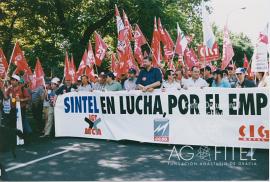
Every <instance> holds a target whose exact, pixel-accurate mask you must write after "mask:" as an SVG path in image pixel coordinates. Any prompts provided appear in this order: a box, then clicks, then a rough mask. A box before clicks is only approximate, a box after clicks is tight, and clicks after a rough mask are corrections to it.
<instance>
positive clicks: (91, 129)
mask: <svg viewBox="0 0 270 182" xmlns="http://www.w3.org/2000/svg"><path fill="white" fill-rule="evenodd" d="M268 96H269V90H268V89H267V88H247V89H243V88H241V89H222V88H204V89H189V90H180V91H178V90H174V91H173V90H171V91H167V92H161V91H160V90H155V91H154V92H153V93H142V92H141V91H130V92H126V91H119V92H99V91H95V92H71V93H67V94H64V95H61V96H58V98H57V101H56V107H55V133H56V136H57V137H63V136H71V137H85V138H98V139H110V140H123V139H127V140H135V141H142V142H149V143H166V144H183V145H206V146H228V147H247V148H250V147H253V148H269V147H268V142H269V102H268Z"/></svg>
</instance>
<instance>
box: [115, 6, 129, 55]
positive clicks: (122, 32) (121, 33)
mask: <svg viewBox="0 0 270 182" xmlns="http://www.w3.org/2000/svg"><path fill="white" fill-rule="evenodd" d="M115 16H116V25H117V33H118V43H117V48H118V50H119V51H122V52H123V51H124V49H125V39H126V34H127V31H126V29H125V25H124V23H123V21H122V19H121V16H120V14H119V11H118V8H117V6H116V5H115Z"/></svg>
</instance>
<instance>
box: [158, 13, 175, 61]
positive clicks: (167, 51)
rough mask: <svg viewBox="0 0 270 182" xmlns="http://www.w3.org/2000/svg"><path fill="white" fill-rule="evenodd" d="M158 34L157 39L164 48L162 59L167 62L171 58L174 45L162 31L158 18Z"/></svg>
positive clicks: (167, 34) (169, 37) (163, 30)
mask: <svg viewBox="0 0 270 182" xmlns="http://www.w3.org/2000/svg"><path fill="white" fill-rule="evenodd" d="M158 32H159V38H160V41H161V42H162V44H163V46H164V59H165V61H168V60H169V59H171V58H172V56H173V47H174V43H173V41H172V39H171V36H170V35H169V33H168V31H167V30H166V29H163V26H162V24H161V20H160V18H158Z"/></svg>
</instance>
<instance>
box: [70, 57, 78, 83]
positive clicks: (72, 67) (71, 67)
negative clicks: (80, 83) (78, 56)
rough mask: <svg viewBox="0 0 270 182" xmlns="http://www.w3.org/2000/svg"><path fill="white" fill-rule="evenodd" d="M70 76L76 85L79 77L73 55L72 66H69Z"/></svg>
mask: <svg viewBox="0 0 270 182" xmlns="http://www.w3.org/2000/svg"><path fill="white" fill-rule="evenodd" d="M69 74H70V75H71V79H72V80H71V81H72V83H75V82H76V79H77V76H76V67H75V64H74V59H73V55H71V60H70V65H69Z"/></svg>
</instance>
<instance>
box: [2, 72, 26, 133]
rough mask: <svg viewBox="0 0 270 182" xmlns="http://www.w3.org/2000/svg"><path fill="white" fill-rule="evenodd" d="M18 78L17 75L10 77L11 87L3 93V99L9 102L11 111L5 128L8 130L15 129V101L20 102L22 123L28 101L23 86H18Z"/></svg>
mask: <svg viewBox="0 0 270 182" xmlns="http://www.w3.org/2000/svg"><path fill="white" fill-rule="evenodd" d="M20 79H21V78H20V77H19V76H18V75H12V77H11V80H10V82H11V87H9V88H8V89H7V91H6V92H4V90H2V91H3V92H4V99H5V100H8V99H10V101H11V103H10V104H11V110H10V113H9V114H8V117H7V126H8V127H10V128H17V124H16V123H17V110H16V101H19V102H20V105H21V114H22V122H24V121H25V120H24V118H25V112H26V104H27V102H28V101H29V99H30V95H29V93H28V91H27V90H26V89H24V88H23V86H21V85H19V81H20ZM23 124H24V123H23Z"/></svg>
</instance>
